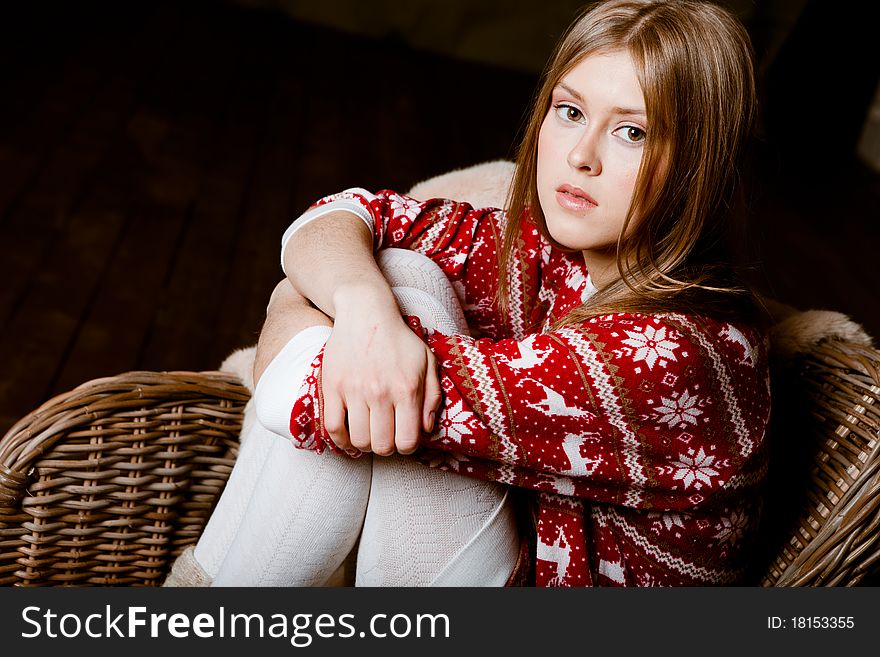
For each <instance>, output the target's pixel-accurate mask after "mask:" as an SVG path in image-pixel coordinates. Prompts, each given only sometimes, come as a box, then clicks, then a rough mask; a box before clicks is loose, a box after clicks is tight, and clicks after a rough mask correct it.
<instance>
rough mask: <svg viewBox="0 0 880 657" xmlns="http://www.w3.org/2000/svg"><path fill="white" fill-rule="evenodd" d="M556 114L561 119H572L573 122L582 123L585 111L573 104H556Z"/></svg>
mask: <svg viewBox="0 0 880 657" xmlns="http://www.w3.org/2000/svg"><path fill="white" fill-rule="evenodd" d="M556 115H557V116H558V117H559V118H560V119H562V120H564V121H571V122H572V123H582V122H583V120H584V114H583V112H581V111H580V110H579V109H578V108H577V107H574V106H573V105H565V104H559V105H556Z"/></svg>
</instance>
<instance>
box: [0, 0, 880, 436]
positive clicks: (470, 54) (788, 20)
mask: <svg viewBox="0 0 880 657" xmlns="http://www.w3.org/2000/svg"><path fill="white" fill-rule="evenodd" d="M283 4H284V3H281V2H278V3H271V2H254V1H252V2H244V0H242V1H241V2H239V3H232V2H222V1H221V0H215V1H208V0H202V1H197V0H190V1H187V2H172V1H170V0H156V1H154V2H142V1H140V0H131V1H125V2H109V1H107V2H97V1H82V2H60V1H57V0H44V1H42V2H27V3H24V2H22V3H13V2H8V3H3V5H2V9H0V83H2V89H3V94H2V100H0V281H2V283H0V327H2V332H0V366H2V372H3V373H2V375H0V433H2V432H4V431H5V430H6V429H7V428H9V426H11V425H12V423H13V422H14V421H15V420H17V419H18V418H19V417H21V416H22V415H24V414H26V413H28V412H29V411H31V410H32V409H33V408H34V407H36V406H37V405H38V404H40V403H41V402H42V401H44V400H45V399H47V398H49V397H51V396H53V395H55V394H58V393H60V392H63V391H65V390H67V389H70V388H71V387H74V386H76V385H78V384H80V383H82V382H84V381H87V380H89V379H91V378H94V377H102V376H112V375H115V374H117V373H119V372H123V371H127V370H132V369H146V370H203V369H204V370H210V369H215V368H216V367H217V366H218V365H219V363H220V362H221V361H222V360H223V358H224V357H225V356H226V355H227V354H228V353H229V352H231V351H232V350H233V349H235V348H238V347H244V346H249V345H251V344H254V343H255V342H256V338H257V335H258V332H259V329H260V326H261V322H262V318H263V313H264V308H265V303H266V301H267V299H268V296H269V293H270V291H271V289H272V287H273V286H274V284H275V283H276V282H277V281H278V280H279V278H280V276H281V272H280V268H279V265H278V245H279V239H280V236H281V234H282V232H283V231H284V229H285V228H286V226H287V225H288V224H289V222H290V221H291V220H292V219H293V218H295V216H296V215H297V214H298V213H299V212H301V211H302V210H303V209H305V208H306V207H307V206H308V205H309V204H310V203H311V202H312V201H314V200H315V199H316V198H318V197H320V196H322V195H324V194H327V193H331V192H334V191H338V190H340V189H343V188H345V187H348V186H354V185H357V186H362V187H366V188H382V187H390V188H394V189H400V190H406V189H408V188H409V187H411V186H412V185H413V184H414V183H416V182H418V181H420V180H423V179H425V178H428V177H430V176H433V175H435V174H439V173H443V172H445V171H448V170H450V169H453V168H457V167H463V166H468V165H470V164H474V163H477V162H480V161H485V160H490V159H497V158H510V157H512V155H513V148H514V145H515V138H516V135H517V132H518V130H519V128H520V127H521V122H522V118H523V112H524V110H525V108H526V107H527V105H528V103H529V101H530V98H531V95H532V93H533V91H534V88H535V85H536V82H537V76H538V71H537V66H539V64H535V60H536V58H538V59H539V60H541V61H542V60H544V59H546V57H547V56H548V55H549V48H550V47H551V46H552V44H553V43H554V42H555V40H556V38H557V37H558V35H559V34H560V33H561V31H562V30H563V29H564V27H565V26H566V24H567V23H568V22H569V20H570V18H571V15H572V13H571V11H570V5H572V3H571V2H570V1H569V2H565V1H563V0H560V1H559V2H552V1H545V2H535V3H519V4H517V3H512V4H510V5H509V11H507V12H505V13H504V14H503V15H502V14H499V13H497V12H498V7H499V6H501V7H504V4H503V3H497V2H489V3H486V4H485V5H483V4H481V3H477V2H473V3H455V2H450V3H449V4H447V5H445V6H446V8H445V9H444V4H443V3H436V2H430V1H426V2H425V3H414V2H410V3H401V4H400V7H404V6H405V7H407V8H408V9H407V11H413V10H412V7H413V6H415V7H417V8H420V10H419V11H420V13H418V15H417V16H416V17H415V18H413V21H416V22H417V24H418V30H416V29H415V28H412V29H407V28H401V27H400V26H399V25H398V26H395V25H393V24H391V25H386V26H385V27H382V21H378V20H370V18H371V16H370V13H369V9H365V7H366V8H369V6H370V3H366V2H365V3H360V4H357V3H355V4H357V6H358V7H359V9H358V12H359V13H358V14H357V15H350V14H348V13H345V12H346V11H352V10H351V7H352V6H353V5H352V3H350V2H348V3H346V2H337V3H336V4H337V5H338V7H339V10H338V11H337V12H335V16H336V17H337V18H339V17H343V18H345V20H341V21H334V20H332V17H333V15H334V12H333V11H329V12H328V11H327V9H328V7H330V8H331V9H332V8H333V5H334V3H328V2H326V1H325V2H322V3H319V5H318V4H315V3H312V6H313V7H315V6H320V7H321V8H322V10H323V14H322V15H323V16H324V18H321V17H318V18H315V17H311V18H310V17H309V15H308V14H309V11H308V9H309V6H308V5H309V3H297V2H289V3H287V5H288V6H286V7H282V6H281V5H283ZM873 4H874V3H872V5H873ZM388 6H389V2H388V0H386V1H385V2H379V3H377V4H376V7H377V9H376V11H377V12H378V11H380V8H381V10H382V11H387V8H388ZM732 6H733V7H734V9H736V10H737V11H738V12H740V14H741V16H742V17H743V20H744V21H745V22H746V23H747V25H748V27H749V29H750V32H751V33H752V36H753V39H754V41H755V46H756V51H757V57H758V63H759V71H760V83H761V100H762V108H763V115H762V124H761V130H760V139H759V141H758V145H757V146H758V147H757V151H756V158H755V161H754V163H753V166H752V174H753V175H752V178H753V179H754V191H753V195H752V200H751V208H752V212H751V216H752V219H753V222H754V243H753V246H754V248H755V251H756V253H757V259H756V267H755V270H754V280H755V282H756V283H757V284H758V285H759V287H760V288H761V289H762V290H763V291H764V292H765V293H766V294H768V295H769V296H772V297H774V298H777V299H779V300H782V301H785V302H787V303H790V304H793V305H795V306H798V307H800V308H826V309H833V310H839V311H841V312H844V313H846V314H848V315H850V316H851V317H852V318H853V319H854V320H855V321H857V322H860V323H862V324H863V325H864V326H865V327H866V329H867V330H868V331H869V332H870V333H871V334H873V335H880V309H878V303H877V302H878V293H877V284H878V282H880V275H878V268H877V266H876V264H875V263H876V255H875V251H876V248H877V244H878V241H877V237H878V224H880V222H878V219H880V175H878V173H877V172H875V171H874V170H872V169H871V168H869V167H868V166H867V165H866V164H865V163H864V162H862V161H860V160H859V159H858V158H857V157H856V142H857V140H858V138H859V134H860V133H861V131H862V128H863V126H864V124H865V119H866V115H867V112H868V107H869V105H870V102H871V98H872V95H873V93H874V90H875V88H876V85H877V78H878V66H880V52H878V47H877V42H876V38H875V36H874V33H873V32H872V30H874V29H875V27H874V26H876V24H877V23H876V13H877V10H876V9H873V8H870V7H869V8H865V7H859V8H858V9H857V10H856V9H853V7H852V6H850V5H849V4H848V3H827V2H810V1H808V2H804V1H803V0H801V1H800V2H794V1H792V2H788V3H786V2H784V1H783V0H777V1H776V2H736V3H732ZM463 7H467V11H466V12H465V13H464V14H462V15H456V14H454V13H449V12H455V11H459V10H462V11H464V10H463V9H462V8H463ZM475 8H476V9H475ZM514 9H515V11H514ZM444 12H445V13H444ZM467 12H470V13H467ZM493 12H495V13H493ZM318 13H321V12H318ZM327 15H329V16H331V20H328V19H327V18H326V16H327ZM374 17H375V16H374ZM530 17H531V18H530ZM539 19H540V20H539ZM456 20H458V21H459V22H458V23H456V22H455V21H456ZM516 20H519V23H516ZM530 20H531V21H532V22H531V23H530V22H529V21H530ZM523 21H525V23H523ZM334 23H337V24H335V25H334ZM391 23H393V21H391ZM551 23H552V25H551ZM432 25H436V26H437V30H438V31H437V32H436V34H435V35H434V36H435V37H436V38H434V39H431V38H430V37H431V35H432V32H431V26H432ZM532 25H534V27H533V29H531V31H530V28H532ZM361 26H363V27H364V29H359V28H360V27H361ZM450 26H452V28H454V29H452V30H451V33H452V34H462V35H465V34H469V35H470V36H467V37H465V36H462V38H461V39H460V40H456V39H454V38H452V37H450V36H449V34H448V33H447V32H446V31H444V32H442V33H441V32H440V31H439V30H440V28H443V29H444V30H447V31H448V30H449V29H450ZM468 26H471V27H484V28H486V29H485V30H484V31H482V32H480V31H479V30H476V32H475V35H474V33H468V32H467V30H466V29H465V28H468ZM493 26H500V27H498V28H497V29H491V28H493ZM517 30H519V31H517ZM523 34H537V36H538V37H540V38H536V39H534V40H531V41H529V42H528V43H526V40H525V37H523V36H522V35H523ZM425 35H427V37H426V36H425ZM519 43H522V44H523V47H522V49H519V50H518V48H517V45H518V44H519ZM542 49H543V50H545V51H544V52H542ZM506 53H514V54H517V53H518V55H522V56H516V57H513V56H509V55H508V54H506ZM505 57H509V59H508V60H505V59H504V58H505Z"/></svg>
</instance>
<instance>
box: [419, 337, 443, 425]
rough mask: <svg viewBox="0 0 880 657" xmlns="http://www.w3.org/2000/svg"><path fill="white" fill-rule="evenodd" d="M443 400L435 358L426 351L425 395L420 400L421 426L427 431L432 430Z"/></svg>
mask: <svg viewBox="0 0 880 657" xmlns="http://www.w3.org/2000/svg"><path fill="white" fill-rule="evenodd" d="M442 400H443V389H442V388H441V387H440V376H439V375H438V374H437V359H436V358H434V354H432V353H431V352H430V351H428V368H427V370H426V371H425V396H424V399H423V400H422V427H423V428H424V430H425V431H426V432H427V433H430V432H432V431H433V430H434V421H435V418H436V414H437V410H438V409H439V408H440V402H441V401H442Z"/></svg>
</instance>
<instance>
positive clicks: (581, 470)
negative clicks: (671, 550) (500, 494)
mask: <svg viewBox="0 0 880 657" xmlns="http://www.w3.org/2000/svg"><path fill="white" fill-rule="evenodd" d="M428 344H429V345H430V347H431V349H432V351H434V353H435V354H436V355H437V356H438V360H439V362H440V363H441V364H442V365H441V367H442V383H443V389H444V394H445V400H444V407H443V411H442V414H441V416H440V418H439V430H438V431H437V432H436V433H435V434H434V435H433V436H431V437H430V438H429V439H428V440H426V441H424V443H423V444H424V445H425V446H426V447H428V448H434V449H436V450H440V451H442V452H444V453H446V455H447V457H446V466H447V467H453V468H454V469H456V470H457V471H458V472H460V473H462V474H468V475H471V476H476V477H479V478H482V479H491V480H496V481H500V482H504V483H509V484H513V485H517V486H524V487H528V488H533V489H536V490H541V491H547V492H552V493H559V494H564V495H569V496H575V497H580V498H584V499H588V500H593V501H598V502H603V503H610V504H617V505H623V506H627V507H633V508H651V509H659V510H684V509H692V508H694V507H695V506H697V505H699V504H701V503H702V502H703V501H704V500H705V499H706V498H707V497H708V496H709V495H711V494H713V493H715V492H716V491H719V490H721V489H722V488H725V487H728V486H733V487H736V486H738V485H741V484H742V482H738V478H739V477H741V476H742V475H743V473H744V472H746V471H751V469H752V468H753V467H754V463H748V467H746V465H747V462H749V461H750V460H751V459H752V457H753V456H755V455H758V456H759V457H760V455H761V454H762V453H763V449H762V443H763V436H764V431H765V428H766V424H767V420H768V416H769V387H768V386H769V382H768V378H767V367H766V349H765V345H764V343H763V339H762V338H761V336H760V335H753V334H750V333H749V332H748V331H747V330H746V329H745V328H744V329H743V331H740V330H738V329H737V328H735V327H733V326H732V325H727V324H725V325H722V324H718V323H711V322H710V323H698V322H695V321H693V320H692V319H691V318H688V317H684V316H679V317H675V318H673V317H663V318H661V317H657V316H644V315H615V316H608V317H604V318H597V319H596V320H592V321H590V322H587V323H585V324H583V325H580V326H577V327H566V328H564V329H561V330H559V331H556V332H552V333H545V334H537V335H533V336H530V337H528V338H526V339H525V340H521V341H515V340H504V341H499V342H490V341H488V340H472V339H468V338H467V337H463V336H442V335H438V334H435V335H432V336H430V337H429V338H428ZM434 458H435V459H436V456H435V457H434ZM458 458H461V459H462V460H461V461H457V459H458Z"/></svg>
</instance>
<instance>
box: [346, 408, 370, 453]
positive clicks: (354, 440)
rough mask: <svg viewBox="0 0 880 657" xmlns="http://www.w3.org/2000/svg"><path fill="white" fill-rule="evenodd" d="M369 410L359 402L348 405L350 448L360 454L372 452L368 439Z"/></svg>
mask: <svg viewBox="0 0 880 657" xmlns="http://www.w3.org/2000/svg"><path fill="white" fill-rule="evenodd" d="M370 434H371V432H370V409H369V408H368V407H367V405H366V404H364V403H363V402H360V401H352V402H350V403H349V405H348V435H349V436H350V438H351V444H352V446H354V447H356V448H357V449H359V450H361V451H362V452H372V451H373V449H372V446H371V445H372V439H371V437H370Z"/></svg>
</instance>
